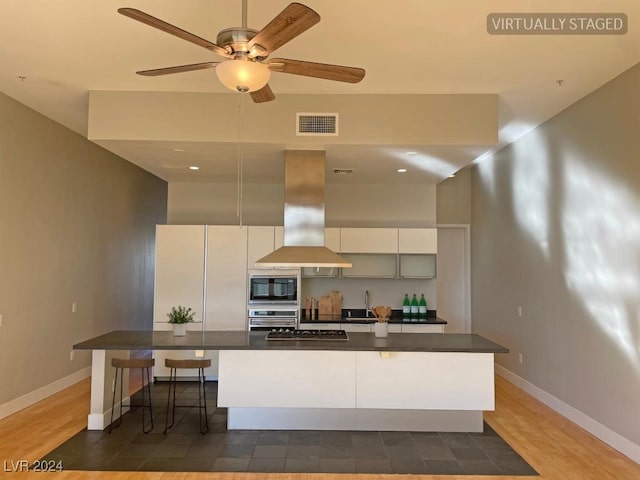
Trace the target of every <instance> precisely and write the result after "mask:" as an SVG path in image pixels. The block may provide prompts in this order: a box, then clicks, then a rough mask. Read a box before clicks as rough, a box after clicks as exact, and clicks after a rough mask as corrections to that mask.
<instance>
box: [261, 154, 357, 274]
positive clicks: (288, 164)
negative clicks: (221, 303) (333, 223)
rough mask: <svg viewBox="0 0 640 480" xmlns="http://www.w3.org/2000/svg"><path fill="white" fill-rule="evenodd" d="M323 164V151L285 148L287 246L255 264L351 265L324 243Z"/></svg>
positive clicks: (301, 265)
mask: <svg viewBox="0 0 640 480" xmlns="http://www.w3.org/2000/svg"><path fill="white" fill-rule="evenodd" d="M324 164H325V152H324V151H318V150H287V151H286V152H285V161H284V246H283V247H280V248H278V249H277V250H275V251H273V252H271V253H270V254H269V255H267V256H265V257H263V258H261V259H260V260H258V261H257V262H255V264H254V265H255V266H256V267H288V268H294V267H343V268H350V267H351V262H349V261H348V260H347V259H345V258H343V257H341V256H340V255H338V254H337V253H335V252H332V251H331V250H329V249H328V248H327V247H325V246H324V184H325V167H324Z"/></svg>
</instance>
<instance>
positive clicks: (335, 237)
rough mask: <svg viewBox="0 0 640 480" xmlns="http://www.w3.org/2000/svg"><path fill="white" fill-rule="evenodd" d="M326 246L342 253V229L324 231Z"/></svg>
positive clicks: (326, 229) (330, 228)
mask: <svg viewBox="0 0 640 480" xmlns="http://www.w3.org/2000/svg"><path fill="white" fill-rule="evenodd" d="M324 246H325V247H327V248H328V249H329V250H333V251H334V252H336V253H337V252H339V251H340V229H339V228H332V227H327V228H325V229H324Z"/></svg>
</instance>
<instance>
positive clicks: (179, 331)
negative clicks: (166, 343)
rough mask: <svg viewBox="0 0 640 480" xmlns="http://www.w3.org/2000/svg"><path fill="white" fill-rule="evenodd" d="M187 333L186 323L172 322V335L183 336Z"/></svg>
mask: <svg viewBox="0 0 640 480" xmlns="http://www.w3.org/2000/svg"><path fill="white" fill-rule="evenodd" d="M186 333H187V324H186V323H174V324H173V336H174V337H184V336H185V335H186Z"/></svg>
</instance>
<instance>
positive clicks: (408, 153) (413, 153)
mask: <svg viewBox="0 0 640 480" xmlns="http://www.w3.org/2000/svg"><path fill="white" fill-rule="evenodd" d="M417 154H418V152H407V153H406V155H417Z"/></svg>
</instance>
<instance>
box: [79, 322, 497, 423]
mask: <svg viewBox="0 0 640 480" xmlns="http://www.w3.org/2000/svg"><path fill="white" fill-rule="evenodd" d="M265 337H266V332H260V331H258V332H256V331H254V332H244V331H220V332H215V331H209V332H188V333H187V335H186V336H184V337H175V336H173V334H172V333H171V332H158V331H114V332H110V333H107V334H105V335H102V336H99V337H96V338H93V339H90V340H87V341H84V342H81V343H79V344H77V345H74V348H75V349H88V350H92V351H93V357H92V391H91V411H90V414H89V420H88V428H89V429H90V430H101V429H103V428H105V427H106V426H107V424H108V421H107V419H108V418H109V415H110V410H109V407H110V405H109V403H110V399H111V397H110V395H111V389H110V388H105V385H108V386H109V387H110V385H111V382H112V377H113V373H112V370H113V369H112V368H111V367H110V362H111V361H110V358H111V357H113V356H122V355H123V354H125V353H126V354H128V351H130V350H195V351H201V352H202V353H203V354H205V351H206V350H218V351H219V355H220V356H219V380H218V405H219V406H221V407H227V408H228V428H229V429H276V430H277V429H332V430H334V429H349V430H412V431H481V430H482V412H483V411H485V410H493V409H494V408H495V403H494V370H493V363H494V362H493V357H494V354H496V353H507V352H508V350H507V349H506V348H505V347H503V346H501V345H498V344H496V343H494V342H491V341H490V340H487V339H486V338H483V337H481V336H479V335H473V334H389V336H388V337H386V338H377V337H375V335H374V334H372V333H352V332H350V333H349V338H348V340H346V341H339V340H330V341H322V340H318V341H305V340H296V341H286V340H276V341H269V340H266V338H265ZM122 350H124V351H127V352H114V351H122ZM205 356H206V354H205Z"/></svg>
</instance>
